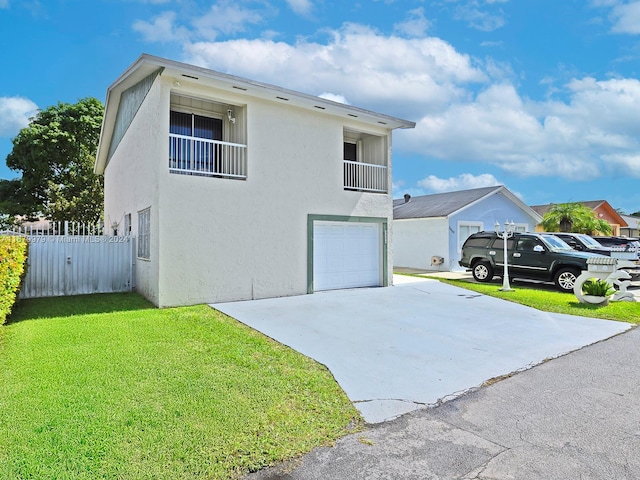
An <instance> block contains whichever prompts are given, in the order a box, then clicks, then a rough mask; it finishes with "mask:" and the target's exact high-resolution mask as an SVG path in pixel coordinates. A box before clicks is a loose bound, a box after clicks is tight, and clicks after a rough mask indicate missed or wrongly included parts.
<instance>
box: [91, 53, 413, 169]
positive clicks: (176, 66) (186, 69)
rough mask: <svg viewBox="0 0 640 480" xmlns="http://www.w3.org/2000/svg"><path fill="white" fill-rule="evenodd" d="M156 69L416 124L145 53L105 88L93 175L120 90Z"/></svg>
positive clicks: (316, 107)
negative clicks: (102, 115) (103, 108)
mask: <svg viewBox="0 0 640 480" xmlns="http://www.w3.org/2000/svg"><path fill="white" fill-rule="evenodd" d="M158 68H163V69H164V71H163V75H168V76H174V77H176V78H178V79H179V78H182V77H184V79H185V81H189V82H199V83H202V84H204V85H207V84H212V85H213V84H215V87H216V88H222V89H223V90H228V91H230V92H235V93H238V92H242V94H244V95H249V96H252V97H258V98H266V99H268V100H271V101H274V102H279V101H280V102H282V103H286V104H288V105H295V106H298V107H301V108H304V109H307V110H311V111H322V112H324V113H327V114H333V115H337V116H342V117H345V119H349V120H351V121H355V122H363V123H365V124H370V125H376V126H378V127H382V128H386V129H388V130H395V129H409V128H414V127H415V126H416V124H415V122H412V121H409V120H403V119H401V118H397V117H393V116H390V115H385V114H381V113H376V112H372V111H370V110H366V109H363V108H359V107H354V106H351V105H345V104H343V103H339V102H334V101H332V100H327V99H324V98H320V97H316V96H313V95H309V94H306V93H301V92H296V91H294V90H288V89H286V88H281V87H278V86H276V85H270V84H267V83H262V82H258V81H255V80H250V79H247V78H242V77H237V76H234V75H229V74H226V73H222V72H217V71H215V70H210V69H207V68H203V67H198V66H194V65H189V64H186V63H181V62H176V61H173V60H168V59H165V58H161V57H156V56H153V55H149V54H146V53H144V54H142V55H140V57H138V59H137V60H136V61H135V62H133V63H132V64H131V65H130V66H129V67H128V68H127V69H126V70H125V71H124V72H123V73H122V74H121V75H120V76H119V77H118V78H117V79H116V80H115V81H114V82H113V83H112V84H111V85H110V86H109V88H108V89H107V96H106V101H105V112H104V117H103V121H102V129H101V131H100V142H99V144H98V152H97V154H96V163H95V166H94V172H95V173H96V174H102V173H104V170H105V168H106V164H107V160H108V158H107V157H108V152H109V145H110V143H111V138H112V135H113V129H114V125H115V117H116V113H117V109H118V104H119V103H120V96H121V94H122V92H123V91H124V90H126V89H127V88H129V87H131V86H133V85H135V84H136V83H137V82H139V81H140V80H142V79H143V78H145V77H146V76H147V75H149V74H151V73H152V72H153V71H155V70H157V69H158Z"/></svg>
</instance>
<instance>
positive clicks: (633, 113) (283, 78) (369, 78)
mask: <svg viewBox="0 0 640 480" xmlns="http://www.w3.org/2000/svg"><path fill="white" fill-rule="evenodd" d="M496 3H498V0H496ZM217 5H218V7H217V8H222V6H223V5H227V7H229V8H228V10H225V11H226V12H236V13H237V15H235V16H234V15H231V13H229V15H228V17H227V18H230V19H231V20H232V21H231V25H235V26H233V27H231V26H226V27H225V26H223V25H221V24H217V23H215V22H217V21H218V20H215V22H214V20H213V19H209V22H210V23H208V24H207V22H205V21H204V20H203V22H204V23H203V24H200V27H201V28H202V29H203V30H210V31H212V32H216V31H218V30H219V29H222V28H227V29H228V31H238V30H239V29H241V28H242V26H243V25H246V24H247V23H246V22H259V21H260V20H259V16H257V15H256V16H251V15H245V14H246V13H247V12H245V14H243V13H242V12H243V11H242V10H241V9H240V10H239V9H236V10H234V9H233V8H231V7H230V6H229V5H230V4H228V3H224V4H223V3H219V4H217ZM483 5H485V6H486V3H485V4H483ZM216 12H222V10H216ZM213 13H214V10H211V11H210V12H209V14H211V15H212V14H213ZM163 15H164V16H161V17H157V18H156V19H155V20H154V21H153V22H150V23H144V22H143V23H141V24H140V25H139V27H142V26H144V27H145V28H146V27H148V31H145V33H146V35H147V37H148V38H163V39H165V38H167V37H173V38H176V39H180V41H181V43H182V44H183V48H184V52H185V58H183V60H185V61H186V62H189V63H193V64H197V65H201V66H204V67H209V68H213V69H215V70H220V71H226V72H230V73H233V74H236V75H240V76H245V77H248V78H252V79H256V80H260V81H265V82H269V83H273V84H276V85H281V86H283V87H286V88H291V89H294V90H298V91H301V92H306V93H309V94H315V95H318V94H320V95H321V96H323V97H324V98H328V99H331V100H335V101H338V102H342V103H346V104H353V105H357V106H359V107H363V108H367V109H370V110H374V111H379V112H383V113H387V114H390V115H395V116H398V117H401V118H407V119H410V120H414V121H416V122H417V125H416V129H415V130H407V131H399V132H397V133H396V139H395V140H396V141H394V149H397V150H396V151H399V152H411V153H416V154H418V155H419V156H421V157H424V158H438V159H441V160H449V161H464V162H476V163H484V164H489V165H492V166H494V167H497V168H499V169H501V170H503V171H504V172H508V173H510V174H514V175H518V176H522V177H528V176H535V177H540V176H559V177H564V178H567V179H570V180H578V179H593V178H597V177H599V176H602V175H603V174H604V173H607V174H609V173H610V172H612V171H625V172H627V174H628V175H630V176H634V177H635V176H638V177H640V172H638V170H639V168H636V167H635V164H634V162H635V161H637V152H638V151H640V122H638V121H637V118H638V113H637V112H639V111H640V80H637V79H624V78H617V79H612V80H598V79H595V78H589V77H586V78H578V77H576V78H575V79H574V80H572V81H570V82H569V83H568V84H565V85H560V84H556V83H555V82H556V81H555V80H553V79H551V78H545V79H544V81H543V82H544V83H545V84H548V85H550V86H551V87H552V88H553V91H554V92H561V93H562V94H563V95H564V98H566V100H565V101H554V100H548V99H545V100H542V101H533V100H530V99H526V98H523V97H522V96H521V95H520V93H519V92H518V90H517V88H516V86H515V85H514V83H513V82H512V80H511V79H513V78H515V74H514V73H513V71H512V69H511V67H510V66H509V65H508V64H503V63H498V62H496V61H493V60H492V59H490V58H488V59H486V60H484V61H483V62H480V61H479V60H477V59H472V58H471V57H470V56H468V55H464V54H461V53H460V52H458V51H457V50H456V49H455V48H454V47H453V46H452V45H451V44H449V43H447V42H446V41H443V40H441V39H439V38H435V37H423V38H403V37H400V36H396V35H383V34H381V33H380V32H377V31H375V30H373V29H372V28H370V27H366V26H362V25H357V24H346V25H343V27H342V28H340V29H338V30H333V31H328V32H327V31H324V32H323V33H327V34H328V37H327V38H328V39H327V40H326V41H325V42H319V41H311V40H308V39H300V40H298V41H297V42H296V43H293V44H291V43H286V42H282V41H276V40H274V39H269V38H259V39H231V40H226V41H203V40H202V39H201V37H202V36H203V35H204V33H202V31H200V30H198V29H197V27H194V28H193V29H192V31H191V32H185V31H183V30H181V27H180V26H178V25H177V24H176V17H175V16H173V14H171V13H170V12H165V14H163ZM233 19H235V20H233ZM195 23H197V22H194V24H195ZM203 25H204V26H203ZM152 27H157V30H154V28H152ZM140 31H141V32H142V31H143V29H140ZM214 34H215V33H214ZM212 35H213V34H212ZM194 38H199V39H200V40H199V41H192V39H194ZM240 59H241V61H240ZM478 89H480V90H478ZM554 95H555V94H554ZM550 98H553V97H550ZM459 181H460V180H459ZM464 188H467V187H464Z"/></svg>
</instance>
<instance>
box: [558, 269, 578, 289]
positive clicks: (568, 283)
mask: <svg viewBox="0 0 640 480" xmlns="http://www.w3.org/2000/svg"><path fill="white" fill-rule="evenodd" d="M578 275H579V273H578V272H577V271H576V269H574V268H568V267H565V268H561V269H560V270H558V272H557V273H556V276H555V277H554V279H553V281H554V283H555V284H556V287H558V288H559V289H560V290H562V291H563V292H570V293H572V292H573V285H574V284H575V283H576V278H578Z"/></svg>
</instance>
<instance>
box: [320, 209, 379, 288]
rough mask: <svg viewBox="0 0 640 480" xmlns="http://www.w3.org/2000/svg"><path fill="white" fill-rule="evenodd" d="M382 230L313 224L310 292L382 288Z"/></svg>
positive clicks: (355, 225)
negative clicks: (311, 290)
mask: <svg viewBox="0 0 640 480" xmlns="http://www.w3.org/2000/svg"><path fill="white" fill-rule="evenodd" d="M381 232H382V227H381V225H380V224H378V223H358V222H326V221H315V222H314V224H313V289H314V290H315V291H318V290H334V289H338V288H354V287H374V286H376V287H377V286H380V285H382V284H383V283H382V274H381V267H382V255H381V254H380V249H381V244H382V242H381Z"/></svg>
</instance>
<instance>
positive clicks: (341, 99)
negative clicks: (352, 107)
mask: <svg viewBox="0 0 640 480" xmlns="http://www.w3.org/2000/svg"><path fill="white" fill-rule="evenodd" d="M318 96H319V97H320V98H324V99H326V100H331V101H333V102H338V103H344V104H346V105H349V102H347V99H346V98H344V95H340V94H337V93H330V92H324V93H321V94H320V95H318Z"/></svg>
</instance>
